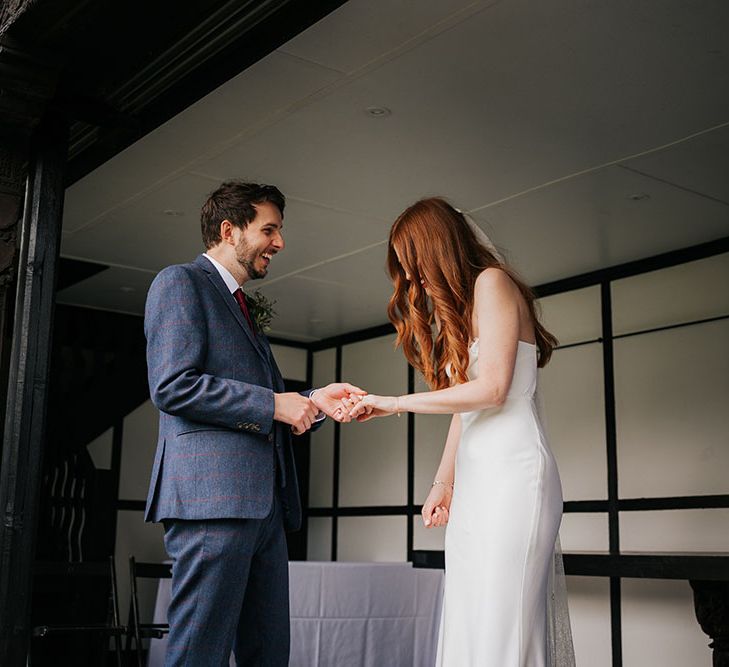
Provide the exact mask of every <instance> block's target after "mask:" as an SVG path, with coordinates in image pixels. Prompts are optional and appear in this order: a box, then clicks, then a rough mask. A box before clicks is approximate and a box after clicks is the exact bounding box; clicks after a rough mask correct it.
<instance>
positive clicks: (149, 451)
mask: <svg viewBox="0 0 729 667" xmlns="http://www.w3.org/2000/svg"><path fill="white" fill-rule="evenodd" d="M158 431H159V412H158V411H157V408H155V407H154V404H153V403H152V401H145V402H144V403H142V405H140V406H139V407H138V408H137V409H136V410H134V411H132V412H130V413H129V414H128V415H127V416H126V417H124V430H123V433H122V452H121V470H120V473H119V474H120V477H119V497H120V498H123V499H124V500H146V499H147V491H148V490H149V479H150V476H151V474H152V464H153V463H154V454H155V451H156V450H157V435H158Z"/></svg>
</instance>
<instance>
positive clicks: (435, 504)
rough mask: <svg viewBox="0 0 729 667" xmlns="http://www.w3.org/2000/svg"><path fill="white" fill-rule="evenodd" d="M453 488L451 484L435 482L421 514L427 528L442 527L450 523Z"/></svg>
mask: <svg viewBox="0 0 729 667" xmlns="http://www.w3.org/2000/svg"><path fill="white" fill-rule="evenodd" d="M452 498H453V488H452V487H451V486H450V485H449V484H435V485H434V486H433V487H432V488H431V489H430V493H429V494H428V497H427V498H426V499H425V502H424V503H423V509H422V511H421V512H420V514H421V515H422V517H423V523H424V524H425V527H426V528H440V527H441V526H445V525H446V524H447V523H448V517H449V515H450V510H451V499H452Z"/></svg>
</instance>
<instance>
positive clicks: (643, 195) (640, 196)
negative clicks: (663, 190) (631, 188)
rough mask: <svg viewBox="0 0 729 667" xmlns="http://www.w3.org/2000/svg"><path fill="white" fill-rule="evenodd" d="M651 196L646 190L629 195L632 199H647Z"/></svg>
mask: <svg viewBox="0 0 729 667" xmlns="http://www.w3.org/2000/svg"><path fill="white" fill-rule="evenodd" d="M650 198H651V196H650V195H649V194H647V193H646V192H636V193H635V194H632V195H628V199H630V200H632V201H645V200H646V199H650Z"/></svg>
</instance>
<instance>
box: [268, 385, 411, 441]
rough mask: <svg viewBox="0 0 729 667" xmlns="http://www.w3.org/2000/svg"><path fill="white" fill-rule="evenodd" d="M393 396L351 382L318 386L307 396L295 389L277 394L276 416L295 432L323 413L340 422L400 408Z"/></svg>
mask: <svg viewBox="0 0 729 667" xmlns="http://www.w3.org/2000/svg"><path fill="white" fill-rule="evenodd" d="M397 401H398V399H397V398H396V397H394V396H376V395H375V394H368V393H367V392H366V391H365V390H364V389H360V388H359V387H356V386H355V385H353V384H349V383H348V382H333V383H332V384H328V385H327V386H326V387H321V388H320V389H315V390H314V391H313V392H312V393H311V394H310V395H309V397H308V398H307V397H306V396H302V395H301V394H298V393H295V392H288V393H284V394H274V419H275V420H277V421H282V422H284V423H286V424H289V425H290V426H291V430H292V431H293V433H294V434H295V435H301V434H302V433H304V432H306V431H308V430H309V429H310V428H311V426H312V424H314V423H315V422H316V421H317V420H318V419H319V417H320V416H321V413H324V414H325V415H327V416H328V417H331V418H332V419H334V420H335V421H337V422H340V423H347V422H350V421H352V420H353V419H355V420H357V421H359V422H363V421H367V420H368V419H372V418H373V417H384V416H386V415H391V414H394V413H395V412H397V411H398V406H397Z"/></svg>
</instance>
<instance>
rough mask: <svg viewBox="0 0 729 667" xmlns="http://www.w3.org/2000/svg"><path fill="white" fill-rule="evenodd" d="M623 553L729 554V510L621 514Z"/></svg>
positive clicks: (621, 545) (621, 544)
mask: <svg viewBox="0 0 729 667" xmlns="http://www.w3.org/2000/svg"><path fill="white" fill-rule="evenodd" d="M620 548H621V550H623V551H729V509H725V508H717V509H697V510H656V511H651V512H621V513H620Z"/></svg>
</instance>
